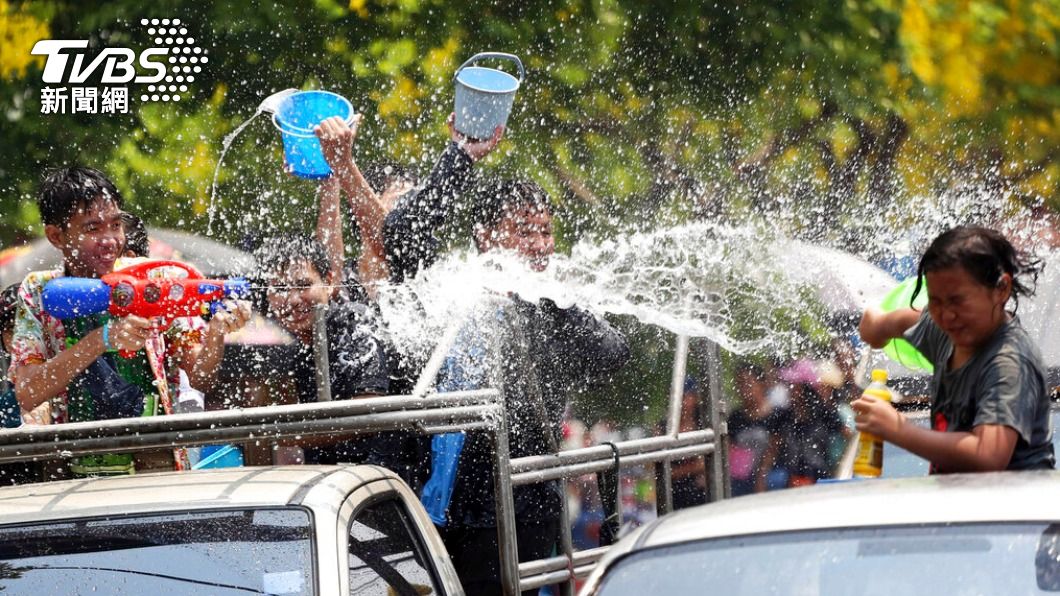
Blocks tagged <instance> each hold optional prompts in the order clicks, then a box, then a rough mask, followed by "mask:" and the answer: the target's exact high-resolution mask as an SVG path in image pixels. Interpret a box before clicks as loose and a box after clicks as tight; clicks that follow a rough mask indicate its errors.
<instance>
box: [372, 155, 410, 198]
mask: <svg viewBox="0 0 1060 596" xmlns="http://www.w3.org/2000/svg"><path fill="white" fill-rule="evenodd" d="M363 174H364V179H365V180H366V181H367V182H368V186H371V187H372V190H374V191H375V192H377V193H382V192H383V191H385V190H386V189H387V188H388V187H390V185H391V184H393V183H394V182H397V181H398V180H404V181H406V182H409V183H411V184H412V185H416V184H419V176H417V175H416V173H415V172H413V171H412V169H411V168H409V167H407V166H404V165H401V164H399V163H397V162H394V161H382V162H378V163H373V164H371V165H369V166H368V167H366V168H365V169H364V171H363Z"/></svg>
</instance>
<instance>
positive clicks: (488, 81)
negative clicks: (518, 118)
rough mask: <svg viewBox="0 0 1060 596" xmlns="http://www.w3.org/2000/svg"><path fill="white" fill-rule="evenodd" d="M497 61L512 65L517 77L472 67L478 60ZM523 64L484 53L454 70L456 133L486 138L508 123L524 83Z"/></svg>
mask: <svg viewBox="0 0 1060 596" xmlns="http://www.w3.org/2000/svg"><path fill="white" fill-rule="evenodd" d="M487 58H500V59H502V60H509V61H511V62H514V63H515V66H516V67H517V68H518V69H519V78H518V79H517V78H515V77H514V76H512V75H510V74H508V73H506V72H504V71H503V70H497V69H495V68H485V67H482V66H475V63H476V62H478V61H479V60H485V59H487ZM525 76H526V71H524V70H523V63H522V62H521V61H520V60H519V58H518V57H516V56H513V55H512V54H504V53H501V52H483V53H481V54H475V55H474V56H472V57H471V59H470V60H468V61H467V62H465V63H464V64H463V65H461V66H460V68H458V69H456V75H455V76H454V78H455V79H456V122H455V123H454V125H455V126H456V130H457V131H458V132H461V133H463V134H465V135H467V136H469V137H471V138H474V139H488V138H490V137H492V136H493V130H494V129H495V128H497V127H498V126H503V125H504V124H505V123H507V122H508V114H510V113H511V111H512V102H514V101H515V92H516V91H517V90H518V89H519V86H520V85H521V84H522V83H523V78H524V77H525Z"/></svg>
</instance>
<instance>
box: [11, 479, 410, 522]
mask: <svg viewBox="0 0 1060 596" xmlns="http://www.w3.org/2000/svg"><path fill="white" fill-rule="evenodd" d="M397 479H398V478H397V476H396V475H394V474H393V473H392V472H390V471H389V470H386V469H384V468H379V467H376V466H364V465H358V466H270V467H260V468H225V469H216V470H196V471H193V472H164V473H157V474H138V475H134V476H118V477H112V478H88V479H82V480H68V481H62V482H47V483H43V484H28V485H23V486H14V487H9V488H3V489H0V512H2V513H0V523H4V524H11V523H22V522H40V521H47V520H52V521H54V520H61V519H67V518H83V517H90V516H94V515H113V514H114V513H115V512H116V511H120V512H129V513H133V512H135V513H150V512H163V511H173V510H180V511H196V510H205V509H219V508H226V507H277V506H286V505H314V504H316V503H315V501H318V500H321V501H322V502H323V500H322V499H320V498H317V496H316V495H314V491H313V490H312V489H314V488H316V487H323V488H326V489H328V491H329V492H334V491H335V490H336V489H338V490H341V491H344V492H345V493H349V492H352V491H353V490H356V489H357V488H359V487H360V486H363V485H366V484H369V483H372V482H376V481H380V480H397Z"/></svg>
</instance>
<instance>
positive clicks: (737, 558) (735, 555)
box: [597, 523, 1060, 596]
mask: <svg viewBox="0 0 1060 596" xmlns="http://www.w3.org/2000/svg"><path fill="white" fill-rule="evenodd" d="M1058 539H1060V527H1058V526H1049V525H1046V524H1042V523H1039V524H1033V523H1027V524H964V525H925V526H916V527H901V528H867V529H847V530H816V531H808V532H789V533H779V534H770V535H764V536H751V537H742V538H724V539H715V540H705V541H699V542H694V543H686V544H680V545H675V546H670V547H660V548H653V549H649V550H644V551H640V552H635V553H632V554H630V555H628V556H626V557H625V558H623V559H621V560H619V561H618V562H616V563H615V564H614V566H613V567H612V568H611V569H609V570H608V571H607V573H606V575H605V576H604V579H603V581H602V583H601V585H600V588H599V589H598V591H597V594H598V595H599V596H644V595H645V594H698V593H703V589H704V587H705V586H709V590H710V593H711V594H727V595H732V596H742V595H752V594H755V595H757V594H773V595H776V596H818V595H825V596H833V595H834V596H840V595H842V596H859V595H860V596H884V595H892V594H903V595H914V596H915V595H924V596H937V595H939V594H1042V593H1048V592H1056V591H1060V548H1058V542H1060V540H1058Z"/></svg>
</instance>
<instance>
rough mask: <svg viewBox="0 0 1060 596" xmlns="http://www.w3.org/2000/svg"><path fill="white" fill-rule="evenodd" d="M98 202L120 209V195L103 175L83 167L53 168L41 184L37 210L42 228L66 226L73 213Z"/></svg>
mask: <svg viewBox="0 0 1060 596" xmlns="http://www.w3.org/2000/svg"><path fill="white" fill-rule="evenodd" d="M100 199H106V200H109V201H112V202H113V203H114V205H116V206H117V207H118V208H119V209H120V208H121V206H122V198H121V193H119V192H118V189H117V187H115V186H114V183H113V182H111V181H110V180H108V179H107V177H106V176H105V175H104V174H103V172H100V171H99V170H96V169H94V168H86V167H82V166H74V167H70V168H56V169H53V170H49V171H48V172H46V173H45V175H44V179H43V180H42V181H41V185H40V195H39V196H38V197H37V207H38V208H39V209H40V218H41V221H43V222H44V225H51V226H65V225H66V224H68V223H69V222H70V218H71V217H73V215H74V213H76V212H77V211H78V210H81V209H85V208H87V207H89V206H90V205H92V203H94V202H96V201H97V200H100Z"/></svg>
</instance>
